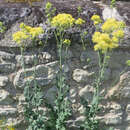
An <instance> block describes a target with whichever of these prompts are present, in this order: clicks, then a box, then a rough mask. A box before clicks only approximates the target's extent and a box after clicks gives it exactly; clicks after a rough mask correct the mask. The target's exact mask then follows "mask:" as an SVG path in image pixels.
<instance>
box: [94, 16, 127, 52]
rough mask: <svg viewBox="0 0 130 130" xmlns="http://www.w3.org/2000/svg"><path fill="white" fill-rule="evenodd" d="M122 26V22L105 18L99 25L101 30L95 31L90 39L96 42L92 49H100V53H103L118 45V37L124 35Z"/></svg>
mask: <svg viewBox="0 0 130 130" xmlns="http://www.w3.org/2000/svg"><path fill="white" fill-rule="evenodd" d="M98 18H100V17H98ZM92 19H93V20H94V22H97V21H99V20H97V19H94V18H93V17H92ZM124 27H125V23H124V22H120V21H117V20H116V19H114V18H110V19H108V20H106V21H105V22H104V24H103V25H102V26H101V29H100V30H101V31H100V32H99V31H96V32H95V33H94V35H93V37H92V41H93V42H94V43H96V44H95V46H94V50H95V51H98V50H101V51H102V53H105V52H106V51H108V50H111V49H113V48H117V47H118V46H119V45H118V43H119V41H120V39H122V38H123V37H124V30H123V29H124Z"/></svg>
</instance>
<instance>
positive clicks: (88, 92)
mask: <svg viewBox="0 0 130 130" xmlns="http://www.w3.org/2000/svg"><path fill="white" fill-rule="evenodd" d="M93 91H94V88H93V86H90V85H86V86H85V87H83V88H82V89H80V91H79V95H80V96H81V97H82V98H84V99H85V100H86V101H88V102H89V103H90V102H91V101H92V96H93Z"/></svg>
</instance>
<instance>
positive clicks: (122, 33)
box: [112, 30, 124, 39]
mask: <svg viewBox="0 0 130 130" xmlns="http://www.w3.org/2000/svg"><path fill="white" fill-rule="evenodd" d="M112 35H113V36H114V37H117V38H120V39H121V38H123V37H124V31H123V30H117V31H115V32H113V33H112Z"/></svg>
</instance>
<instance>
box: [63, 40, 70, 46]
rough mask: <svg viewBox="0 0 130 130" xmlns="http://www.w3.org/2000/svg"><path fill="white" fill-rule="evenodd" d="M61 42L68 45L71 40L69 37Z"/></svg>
mask: <svg viewBox="0 0 130 130" xmlns="http://www.w3.org/2000/svg"><path fill="white" fill-rule="evenodd" d="M63 44H64V45H67V46H70V44H71V41H70V40H69V39H65V40H64V41H63Z"/></svg>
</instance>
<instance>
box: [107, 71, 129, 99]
mask: <svg viewBox="0 0 130 130" xmlns="http://www.w3.org/2000/svg"><path fill="white" fill-rule="evenodd" d="M107 96H108V97H111V98H112V97H116V98H121V99H122V98H130V71H128V72H126V73H124V74H122V75H121V76H120V80H119V82H118V83H117V84H116V85H115V86H114V87H112V88H111V89H110V90H109V91H108V94H107Z"/></svg>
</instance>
